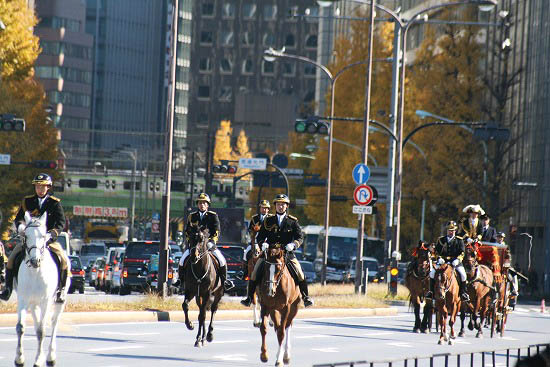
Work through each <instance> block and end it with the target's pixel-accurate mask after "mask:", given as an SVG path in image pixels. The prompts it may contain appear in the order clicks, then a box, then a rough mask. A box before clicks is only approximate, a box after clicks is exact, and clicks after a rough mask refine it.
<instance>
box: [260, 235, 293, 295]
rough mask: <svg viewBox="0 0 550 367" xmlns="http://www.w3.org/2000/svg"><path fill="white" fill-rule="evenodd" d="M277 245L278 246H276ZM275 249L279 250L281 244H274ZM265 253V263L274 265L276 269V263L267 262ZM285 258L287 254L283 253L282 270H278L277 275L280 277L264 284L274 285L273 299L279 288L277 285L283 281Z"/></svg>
mask: <svg viewBox="0 0 550 367" xmlns="http://www.w3.org/2000/svg"><path fill="white" fill-rule="evenodd" d="M277 245H278V246H277ZM275 246H277V247H275V248H280V247H281V244H279V243H278V244H276V245H275ZM266 252H267V251H264V254H265V260H264V261H265V262H266V263H267V264H269V265H275V268H277V265H279V263H278V262H274V263H273V262H270V261H267V254H266ZM287 256H288V253H287V252H285V256H284V258H283V265H282V268H281V270H279V274H281V276H280V277H279V278H278V279H277V280H276V281H271V280H266V281H265V282H266V284H275V292H274V293H273V297H275V293H276V292H277V288H278V287H279V284H280V283H281V280H282V279H283V272H284V271H285V268H286V261H287Z"/></svg>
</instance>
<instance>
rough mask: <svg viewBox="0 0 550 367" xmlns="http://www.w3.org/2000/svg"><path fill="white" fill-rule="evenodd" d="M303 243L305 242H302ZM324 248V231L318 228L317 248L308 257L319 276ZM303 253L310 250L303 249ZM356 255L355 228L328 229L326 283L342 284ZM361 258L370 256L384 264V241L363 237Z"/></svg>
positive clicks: (322, 228)
mask: <svg viewBox="0 0 550 367" xmlns="http://www.w3.org/2000/svg"><path fill="white" fill-rule="evenodd" d="M316 227H320V226H316ZM304 242H305V241H304ZM324 246H325V230H324V227H320V230H319V232H318V234H317V248H316V253H315V256H314V257H311V256H310V257H309V260H308V261H312V262H313V263H314V265H315V271H316V272H317V273H318V274H319V275H320V273H321V271H322V267H323V248H324ZM304 253H310V250H309V249H308V250H306V249H304ZM356 255H357V228H347V227H329V237H328V251H327V281H335V282H343V281H345V280H346V275H347V269H348V268H349V266H350V263H351V261H352V259H353V257H355V256H356ZM363 256H370V257H373V258H375V259H377V260H378V262H379V263H381V264H383V263H384V240H383V239H380V238H377V237H368V236H365V238H364V241H363Z"/></svg>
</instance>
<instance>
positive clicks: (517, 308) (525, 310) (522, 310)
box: [514, 307, 529, 312]
mask: <svg viewBox="0 0 550 367" xmlns="http://www.w3.org/2000/svg"><path fill="white" fill-rule="evenodd" d="M514 311H518V312H529V309H527V308H522V307H516V308H515V309H514Z"/></svg>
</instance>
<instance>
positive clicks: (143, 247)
mask: <svg viewBox="0 0 550 367" xmlns="http://www.w3.org/2000/svg"><path fill="white" fill-rule="evenodd" d="M158 251H159V241H130V242H128V244H127V245H126V253H125V255H124V261H123V263H122V282H121V286H120V295H127V294H130V292H131V291H132V290H136V291H140V292H143V291H144V289H145V287H146V280H147V273H148V270H147V263H148V262H149V260H150V257H151V255H154V254H157V253H158Z"/></svg>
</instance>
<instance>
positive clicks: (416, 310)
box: [413, 301, 420, 333]
mask: <svg viewBox="0 0 550 367" xmlns="http://www.w3.org/2000/svg"><path fill="white" fill-rule="evenodd" d="M413 306H414V327H413V333H419V332H420V304H418V303H417V302H416V301H415V302H414V304H413Z"/></svg>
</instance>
